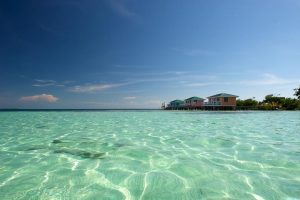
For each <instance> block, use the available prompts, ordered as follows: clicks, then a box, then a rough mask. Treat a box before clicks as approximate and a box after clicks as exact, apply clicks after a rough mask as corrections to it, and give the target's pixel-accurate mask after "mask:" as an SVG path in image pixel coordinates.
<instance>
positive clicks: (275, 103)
mask: <svg viewBox="0 0 300 200" xmlns="http://www.w3.org/2000/svg"><path fill="white" fill-rule="evenodd" d="M294 91H295V93H294V96H296V98H286V97H280V96H276V95H274V94H269V95H267V96H265V99H264V100H262V101H256V100H255V98H252V99H245V100H240V99H238V100H237V102H236V105H237V109H241V110H300V86H299V88H295V89H294Z"/></svg>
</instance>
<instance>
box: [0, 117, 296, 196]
mask: <svg viewBox="0 0 300 200" xmlns="http://www.w3.org/2000/svg"><path fill="white" fill-rule="evenodd" d="M0 199H1V200H6V199H9V200H10V199H24V200H25V199H26V200H27V199H47V200H50V199H51V200H52V199H70V200H71V199H72V200H73V199H97V200H98V199H117V200H119V199H127V200H129V199H132V200H133V199H137V200H141V199H155V200H157V199H167V200H174V199H239V200H240V199H243V200H244V199H257V200H261V199H266V200H267V199H286V200H294V199H300V112H185V111H180V112H177V111H176V112H175V111H174V112H173V111H102V112H0Z"/></svg>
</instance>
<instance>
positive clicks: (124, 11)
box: [109, 0, 138, 18]
mask: <svg viewBox="0 0 300 200" xmlns="http://www.w3.org/2000/svg"><path fill="white" fill-rule="evenodd" d="M109 4H110V6H111V8H112V9H113V10H114V11H115V12H116V13H117V14H119V15H121V16H124V17H128V18H136V17H137V16H138V15H137V14H136V13H134V12H132V11H130V10H129V9H128V8H127V6H126V5H125V3H124V1H122V0H109Z"/></svg>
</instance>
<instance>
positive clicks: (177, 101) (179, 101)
mask: <svg viewBox="0 0 300 200" xmlns="http://www.w3.org/2000/svg"><path fill="white" fill-rule="evenodd" d="M170 103H183V101H182V100H179V99H176V100H173V101H171V102H170Z"/></svg>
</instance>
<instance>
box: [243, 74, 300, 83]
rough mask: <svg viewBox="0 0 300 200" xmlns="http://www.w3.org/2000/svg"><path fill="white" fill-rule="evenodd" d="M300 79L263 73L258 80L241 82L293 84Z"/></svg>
mask: <svg viewBox="0 0 300 200" xmlns="http://www.w3.org/2000/svg"><path fill="white" fill-rule="evenodd" d="M299 81H300V80H292V79H284V78H279V77H277V76H276V75H274V74H269V73H266V74H263V75H262V78H261V79H257V80H246V81H241V82H240V83H241V84H244V85H286V84H291V83H297V82H299Z"/></svg>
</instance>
